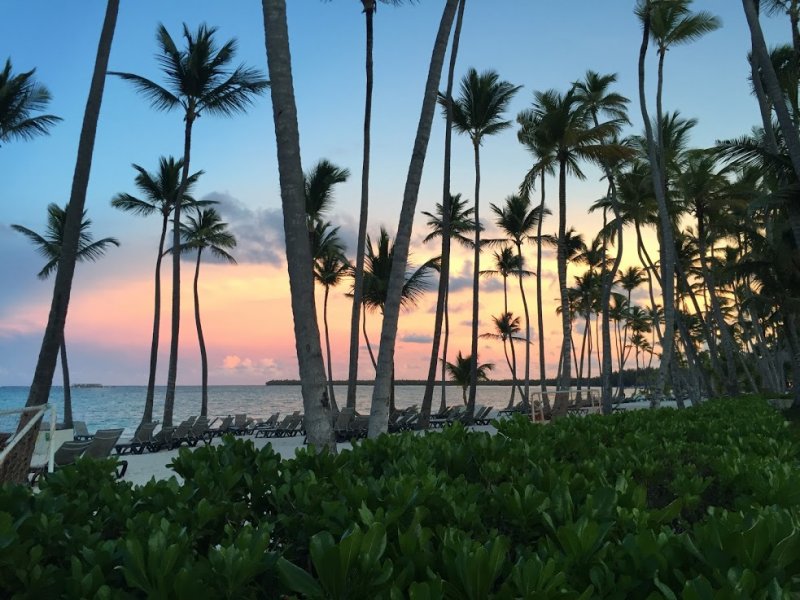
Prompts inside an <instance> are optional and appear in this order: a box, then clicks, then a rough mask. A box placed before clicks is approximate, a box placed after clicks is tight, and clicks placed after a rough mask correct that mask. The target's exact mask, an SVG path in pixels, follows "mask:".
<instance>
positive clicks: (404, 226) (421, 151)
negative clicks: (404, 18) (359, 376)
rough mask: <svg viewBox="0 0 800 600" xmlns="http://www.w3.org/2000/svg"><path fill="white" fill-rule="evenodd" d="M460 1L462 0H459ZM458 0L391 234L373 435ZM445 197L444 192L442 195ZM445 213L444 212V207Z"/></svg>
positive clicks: (435, 56) (385, 393)
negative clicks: (393, 248) (437, 97)
mask: <svg viewBox="0 0 800 600" xmlns="http://www.w3.org/2000/svg"><path fill="white" fill-rule="evenodd" d="M462 1H463V0H462ZM458 3H459V0H447V1H446V3H445V5H444V8H443V9H442V18H441V20H440V21H439V29H438V30H437V32H436V41H435V42H434V44H433V51H432V53H431V61H430V66H429V67H428V78H427V80H426V82H425V93H424V95H423V100H422V110H421V111H420V118H419V124H418V125H417V134H416V138H415V140H414V148H413V150H412V153H411V161H410V163H409V165H408V174H407V175H406V184H405V189H404V190H403V203H402V206H401V208H400V219H399V221H398V224H397V234H396V236H395V253H394V259H393V262H392V271H391V276H390V278H389V289H388V290H387V299H386V305H385V306H384V311H383V327H382V328H381V345H380V350H379V352H378V361H377V362H378V368H377V372H376V373H375V386H374V387H373V390H372V406H371V407H370V418H369V434H368V435H369V437H370V438H375V437H377V436H379V435H380V434H381V433H385V432H386V431H387V429H388V427H389V397H390V395H391V388H392V373H393V370H394V346H395V340H396V339H397V323H398V320H399V318H400V305H401V303H402V293H403V285H404V283H405V275H406V264H407V262H408V251H409V246H410V245H411V231H412V228H413V225H414V214H415V212H416V210H417V198H418V197H419V186H420V182H421V180H422V168H423V166H424V164H425V155H426V154H427V150H428V141H429V140H430V137H431V128H432V126H433V114H434V112H435V111H436V92H437V89H438V87H439V80H440V79H441V75H442V68H443V65H444V55H445V53H446V52H447V40H448V38H449V37H450V30H451V29H452V26H453V20H454V19H455V13H456V8H457V5H458ZM445 198H446V196H445ZM445 214H447V212H446V211H445Z"/></svg>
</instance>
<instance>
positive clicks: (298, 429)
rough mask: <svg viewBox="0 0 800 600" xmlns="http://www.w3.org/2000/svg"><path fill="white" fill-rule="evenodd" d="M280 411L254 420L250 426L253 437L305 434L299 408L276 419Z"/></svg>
mask: <svg viewBox="0 0 800 600" xmlns="http://www.w3.org/2000/svg"><path fill="white" fill-rule="evenodd" d="M279 417H280V413H272V414H271V415H270V416H269V418H268V419H265V420H264V421H261V422H256V423H255V425H254V426H253V428H252V433H253V435H254V437H265V438H277V437H294V436H296V435H299V434H303V435H305V432H306V429H305V421H304V420H303V415H301V414H300V411H299V410H296V411H294V412H293V413H292V414H290V415H286V416H285V417H284V418H283V419H282V420H280V421H279V420H278V418H279Z"/></svg>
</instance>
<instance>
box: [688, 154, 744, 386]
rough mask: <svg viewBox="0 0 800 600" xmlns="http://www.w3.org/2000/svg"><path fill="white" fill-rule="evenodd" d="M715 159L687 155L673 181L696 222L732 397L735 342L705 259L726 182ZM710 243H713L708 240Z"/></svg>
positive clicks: (735, 383) (735, 372)
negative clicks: (682, 166)
mask: <svg viewBox="0 0 800 600" xmlns="http://www.w3.org/2000/svg"><path fill="white" fill-rule="evenodd" d="M715 168H716V157H715V156H714V155H712V154H710V153H707V152H693V153H690V154H689V156H688V160H687V161H686V163H685V165H684V171H683V173H682V174H681V175H680V176H679V177H678V180H677V182H676V184H677V188H678V192H679V193H680V195H681V197H682V199H683V201H684V202H685V203H687V204H688V205H689V206H690V208H691V210H692V211H693V212H694V214H695V218H696V219H697V249H698V254H699V259H700V261H699V262H700V270H701V272H702V276H703V280H704V281H705V283H706V286H707V288H708V295H709V300H710V304H711V314H712V316H713V319H714V320H715V321H716V322H717V327H718V328H719V332H720V339H721V342H722V344H721V345H722V351H723V355H724V356H725V367H726V371H727V373H726V375H727V376H726V378H725V379H726V381H725V385H726V391H727V393H728V394H730V395H732V396H736V395H738V393H739V379H738V371H739V369H738V367H737V361H736V354H737V353H738V350H737V348H736V343H735V341H734V339H733V336H732V335H731V332H730V330H729V329H728V324H727V323H726V322H725V318H724V316H723V313H722V306H721V302H720V298H719V295H718V291H717V285H716V281H715V277H714V271H713V269H711V268H710V264H709V262H710V260H711V257H709V256H708V242H709V238H710V237H711V234H710V229H711V228H712V226H713V224H714V223H715V222H719V221H720V220H721V217H722V215H721V214H720V210H719V206H720V203H721V202H725V200H724V199H723V198H724V194H725V191H726V190H727V188H728V187H729V186H728V182H727V180H726V179H725V176H724V174H723V173H720V172H717V171H716V170H715ZM712 243H713V240H712Z"/></svg>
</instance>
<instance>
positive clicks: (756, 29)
mask: <svg viewBox="0 0 800 600" xmlns="http://www.w3.org/2000/svg"><path fill="white" fill-rule="evenodd" d="M742 5H743V6H744V14H745V16H746V17H747V25H748V26H749V28H750V37H751V40H752V47H753V55H754V56H755V58H756V60H757V61H758V66H759V67H760V69H761V76H762V77H763V81H764V86H765V87H766V91H767V94H768V96H769V98H770V100H771V101H772V107H773V108H774V109H775V115H776V116H777V117H778V123H779V124H780V127H781V131H782V132H783V138H784V140H785V142H786V149H787V151H788V152H789V158H790V159H791V161H792V167H793V168H794V172H795V174H796V175H797V177H798V178H800V136H798V133H797V129H796V128H795V126H794V122H793V121H792V117H791V115H790V114H789V109H788V107H787V106H786V98H785V97H784V94H783V91H782V89H781V85H780V83H779V81H778V76H777V75H776V74H775V69H774V67H773V65H772V61H771V60H770V57H769V50H768V49H767V43H766V41H765V40H764V33H763V32H762V31H761V23H760V22H759V20H758V13H757V12H756V7H755V4H754V2H753V0H742ZM795 241H796V242H797V243H798V245H800V240H795Z"/></svg>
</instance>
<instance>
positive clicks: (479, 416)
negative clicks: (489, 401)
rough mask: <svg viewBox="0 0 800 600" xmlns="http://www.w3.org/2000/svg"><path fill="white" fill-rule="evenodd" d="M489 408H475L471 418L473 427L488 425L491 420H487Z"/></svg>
mask: <svg viewBox="0 0 800 600" xmlns="http://www.w3.org/2000/svg"><path fill="white" fill-rule="evenodd" d="M492 408H493V407H491V406H476V407H475V416H474V417H473V418H472V422H473V423H474V424H475V425H488V424H489V423H491V422H492V420H491V418H489V413H491V412H492Z"/></svg>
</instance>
